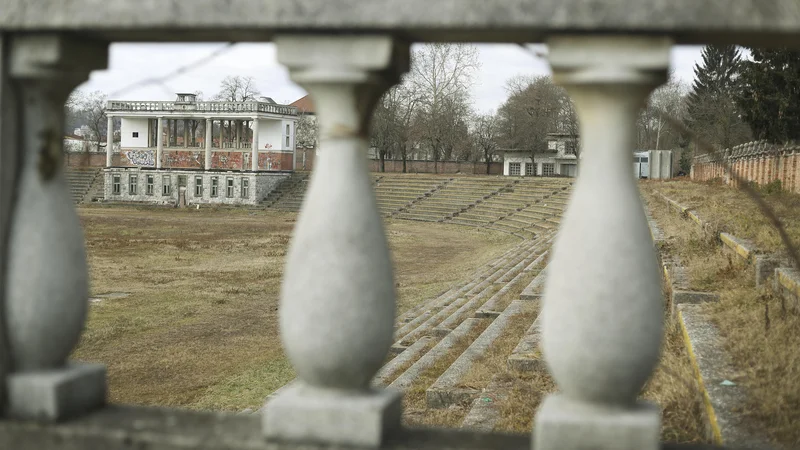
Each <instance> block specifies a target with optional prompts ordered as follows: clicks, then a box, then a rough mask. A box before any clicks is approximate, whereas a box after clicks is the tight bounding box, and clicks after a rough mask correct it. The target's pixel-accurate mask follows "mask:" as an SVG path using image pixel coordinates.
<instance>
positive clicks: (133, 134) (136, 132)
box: [131, 131, 139, 138]
mask: <svg viewBox="0 0 800 450" xmlns="http://www.w3.org/2000/svg"><path fill="white" fill-rule="evenodd" d="M131 137H135V138H138V137H139V132H138V131H134V132H133V133H131Z"/></svg>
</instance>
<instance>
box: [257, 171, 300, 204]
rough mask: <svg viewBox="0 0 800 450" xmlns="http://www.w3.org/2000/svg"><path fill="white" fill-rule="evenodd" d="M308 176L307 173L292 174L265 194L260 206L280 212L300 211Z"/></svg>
mask: <svg viewBox="0 0 800 450" xmlns="http://www.w3.org/2000/svg"><path fill="white" fill-rule="evenodd" d="M309 175H310V174H309V173H308V172H294V173H292V174H291V175H290V176H289V178H288V179H287V180H285V181H284V182H283V183H281V184H280V185H278V187H277V188H275V190H273V191H272V192H270V193H269V194H267V196H266V197H265V198H264V200H261V202H260V204H261V205H262V206H264V207H266V208H271V209H277V210H282V211H300V205H301V204H302V203H303V196H304V195H305V193H306V188H307V187H308V178H309Z"/></svg>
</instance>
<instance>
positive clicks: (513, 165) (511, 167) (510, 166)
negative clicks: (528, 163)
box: [508, 162, 521, 177]
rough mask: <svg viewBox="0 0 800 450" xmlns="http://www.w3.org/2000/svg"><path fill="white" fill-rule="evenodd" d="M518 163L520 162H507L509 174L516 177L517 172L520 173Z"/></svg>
mask: <svg viewBox="0 0 800 450" xmlns="http://www.w3.org/2000/svg"><path fill="white" fill-rule="evenodd" d="M520 165H521V163H518V162H512V163H508V174H509V175H511V176H517V177H518V176H519V174H520V169H521V167H520Z"/></svg>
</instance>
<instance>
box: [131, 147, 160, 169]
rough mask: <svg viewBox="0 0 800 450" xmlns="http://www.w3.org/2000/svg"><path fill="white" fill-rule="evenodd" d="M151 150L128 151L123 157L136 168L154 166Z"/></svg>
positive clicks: (153, 155) (154, 161)
mask: <svg viewBox="0 0 800 450" xmlns="http://www.w3.org/2000/svg"><path fill="white" fill-rule="evenodd" d="M154 153H155V152H153V150H128V151H126V152H125V157H126V158H128V161H129V162H130V163H131V164H133V165H136V166H155V165H156V158H155V154H154Z"/></svg>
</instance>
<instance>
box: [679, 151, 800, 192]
mask: <svg viewBox="0 0 800 450" xmlns="http://www.w3.org/2000/svg"><path fill="white" fill-rule="evenodd" d="M798 157H800V153H798V152H797V151H787V152H781V153H778V154H774V155H763V156H752V157H744V158H741V159H738V160H736V161H733V162H731V164H730V166H731V170H732V171H733V172H734V173H736V174H737V175H739V176H740V177H741V178H742V179H743V180H747V181H752V182H755V183H757V184H760V185H764V184H769V183H772V182H774V181H780V182H781V187H782V189H783V190H785V191H788V192H796V193H800V164H798ZM692 167H693V172H692V173H693V175H692V179H693V180H696V181H709V180H712V179H715V178H724V176H725V166H724V165H723V164H722V163H714V162H707V163H697V162H695V163H694V164H693V166H692ZM728 183H729V184H730V185H732V186H734V187H736V181H735V180H734V179H733V177H730V179H729V180H728Z"/></svg>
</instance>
